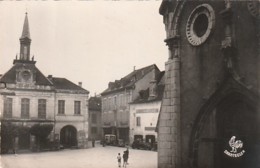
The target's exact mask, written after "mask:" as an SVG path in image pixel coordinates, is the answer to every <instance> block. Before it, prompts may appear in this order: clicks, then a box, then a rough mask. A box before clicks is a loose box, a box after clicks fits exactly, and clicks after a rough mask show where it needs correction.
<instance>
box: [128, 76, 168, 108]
mask: <svg viewBox="0 0 260 168" xmlns="http://www.w3.org/2000/svg"><path fill="white" fill-rule="evenodd" d="M164 74H165V71H163V72H160V74H159V75H158V77H157V96H156V97H154V98H152V99H149V87H148V88H147V89H145V90H140V91H139V96H138V97H137V98H136V99H135V100H134V101H133V102H132V103H131V104H138V103H147V102H151V101H158V100H162V98H163V92H164V86H165V83H164V80H165V75H164Z"/></svg>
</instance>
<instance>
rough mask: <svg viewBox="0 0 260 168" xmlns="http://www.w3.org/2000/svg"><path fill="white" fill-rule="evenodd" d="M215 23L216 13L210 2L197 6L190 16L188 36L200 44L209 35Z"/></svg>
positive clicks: (197, 44) (190, 40) (193, 42)
mask: <svg viewBox="0 0 260 168" xmlns="http://www.w3.org/2000/svg"><path fill="white" fill-rule="evenodd" d="M214 25H215V13H214V10H213V8H212V7H211V6H210V5H208V4H202V5H199V6H197V7H196V8H195V9H194V10H193V11H192V12H191V15H190V16H189V19H188V22H187V25H186V36H187V38H188V41H189V42H190V43H191V44H192V45H194V46H199V45H201V44H202V43H204V42H205V41H206V40H207V38H208V37H209V35H210V33H211V32H212V29H213V27H214Z"/></svg>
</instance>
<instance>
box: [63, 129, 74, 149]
mask: <svg viewBox="0 0 260 168" xmlns="http://www.w3.org/2000/svg"><path fill="white" fill-rule="evenodd" d="M60 143H61V145H63V147H64V148H71V147H76V146H77V129H76V128H75V127H73V126H71V125H67V126H65V127H63V128H62V129H61V131H60Z"/></svg>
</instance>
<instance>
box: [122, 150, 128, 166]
mask: <svg viewBox="0 0 260 168" xmlns="http://www.w3.org/2000/svg"><path fill="white" fill-rule="evenodd" d="M123 160H124V162H123V167H126V162H127V156H126V151H124V154H123Z"/></svg>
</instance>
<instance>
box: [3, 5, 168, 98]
mask: <svg viewBox="0 0 260 168" xmlns="http://www.w3.org/2000/svg"><path fill="white" fill-rule="evenodd" d="M160 4H161V1H159V0H149V1H138V0H136V1H105V0H104V1H100V0H95V1H0V31H1V33H0V74H4V73H5V72H6V71H7V70H9V69H10V68H11V67H12V65H13V60H14V59H15V56H16V54H18V58H19V51H20V42H19V38H20V37H21V34H22V28H23V23H24V18H25V12H26V11H27V12H28V19H29V27H30V35H31V39H32V42H31V57H32V56H33V55H34V60H35V61H37V62H36V66H37V67H38V69H40V71H41V72H42V73H43V74H44V75H45V76H48V75H53V77H64V78H67V79H68V80H70V81H72V82H74V83H75V84H78V82H82V83H83V88H85V89H86V90H88V91H90V95H91V96H93V95H95V94H100V93H102V92H103V91H104V90H105V89H106V88H107V87H108V83H109V82H111V81H115V80H118V79H121V78H122V77H124V76H126V75H127V74H129V73H130V72H132V71H133V69H134V67H135V69H139V68H142V67H145V66H148V65H151V64H156V65H157V66H158V68H159V69H160V70H161V71H163V70H164V69H165V66H164V65H165V62H166V60H167V58H168V56H167V55H168V54H167V52H168V49H167V46H166V45H165V43H164V39H165V38H166V32H165V27H164V24H163V17H162V16H161V15H160V14H159V7H160Z"/></svg>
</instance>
